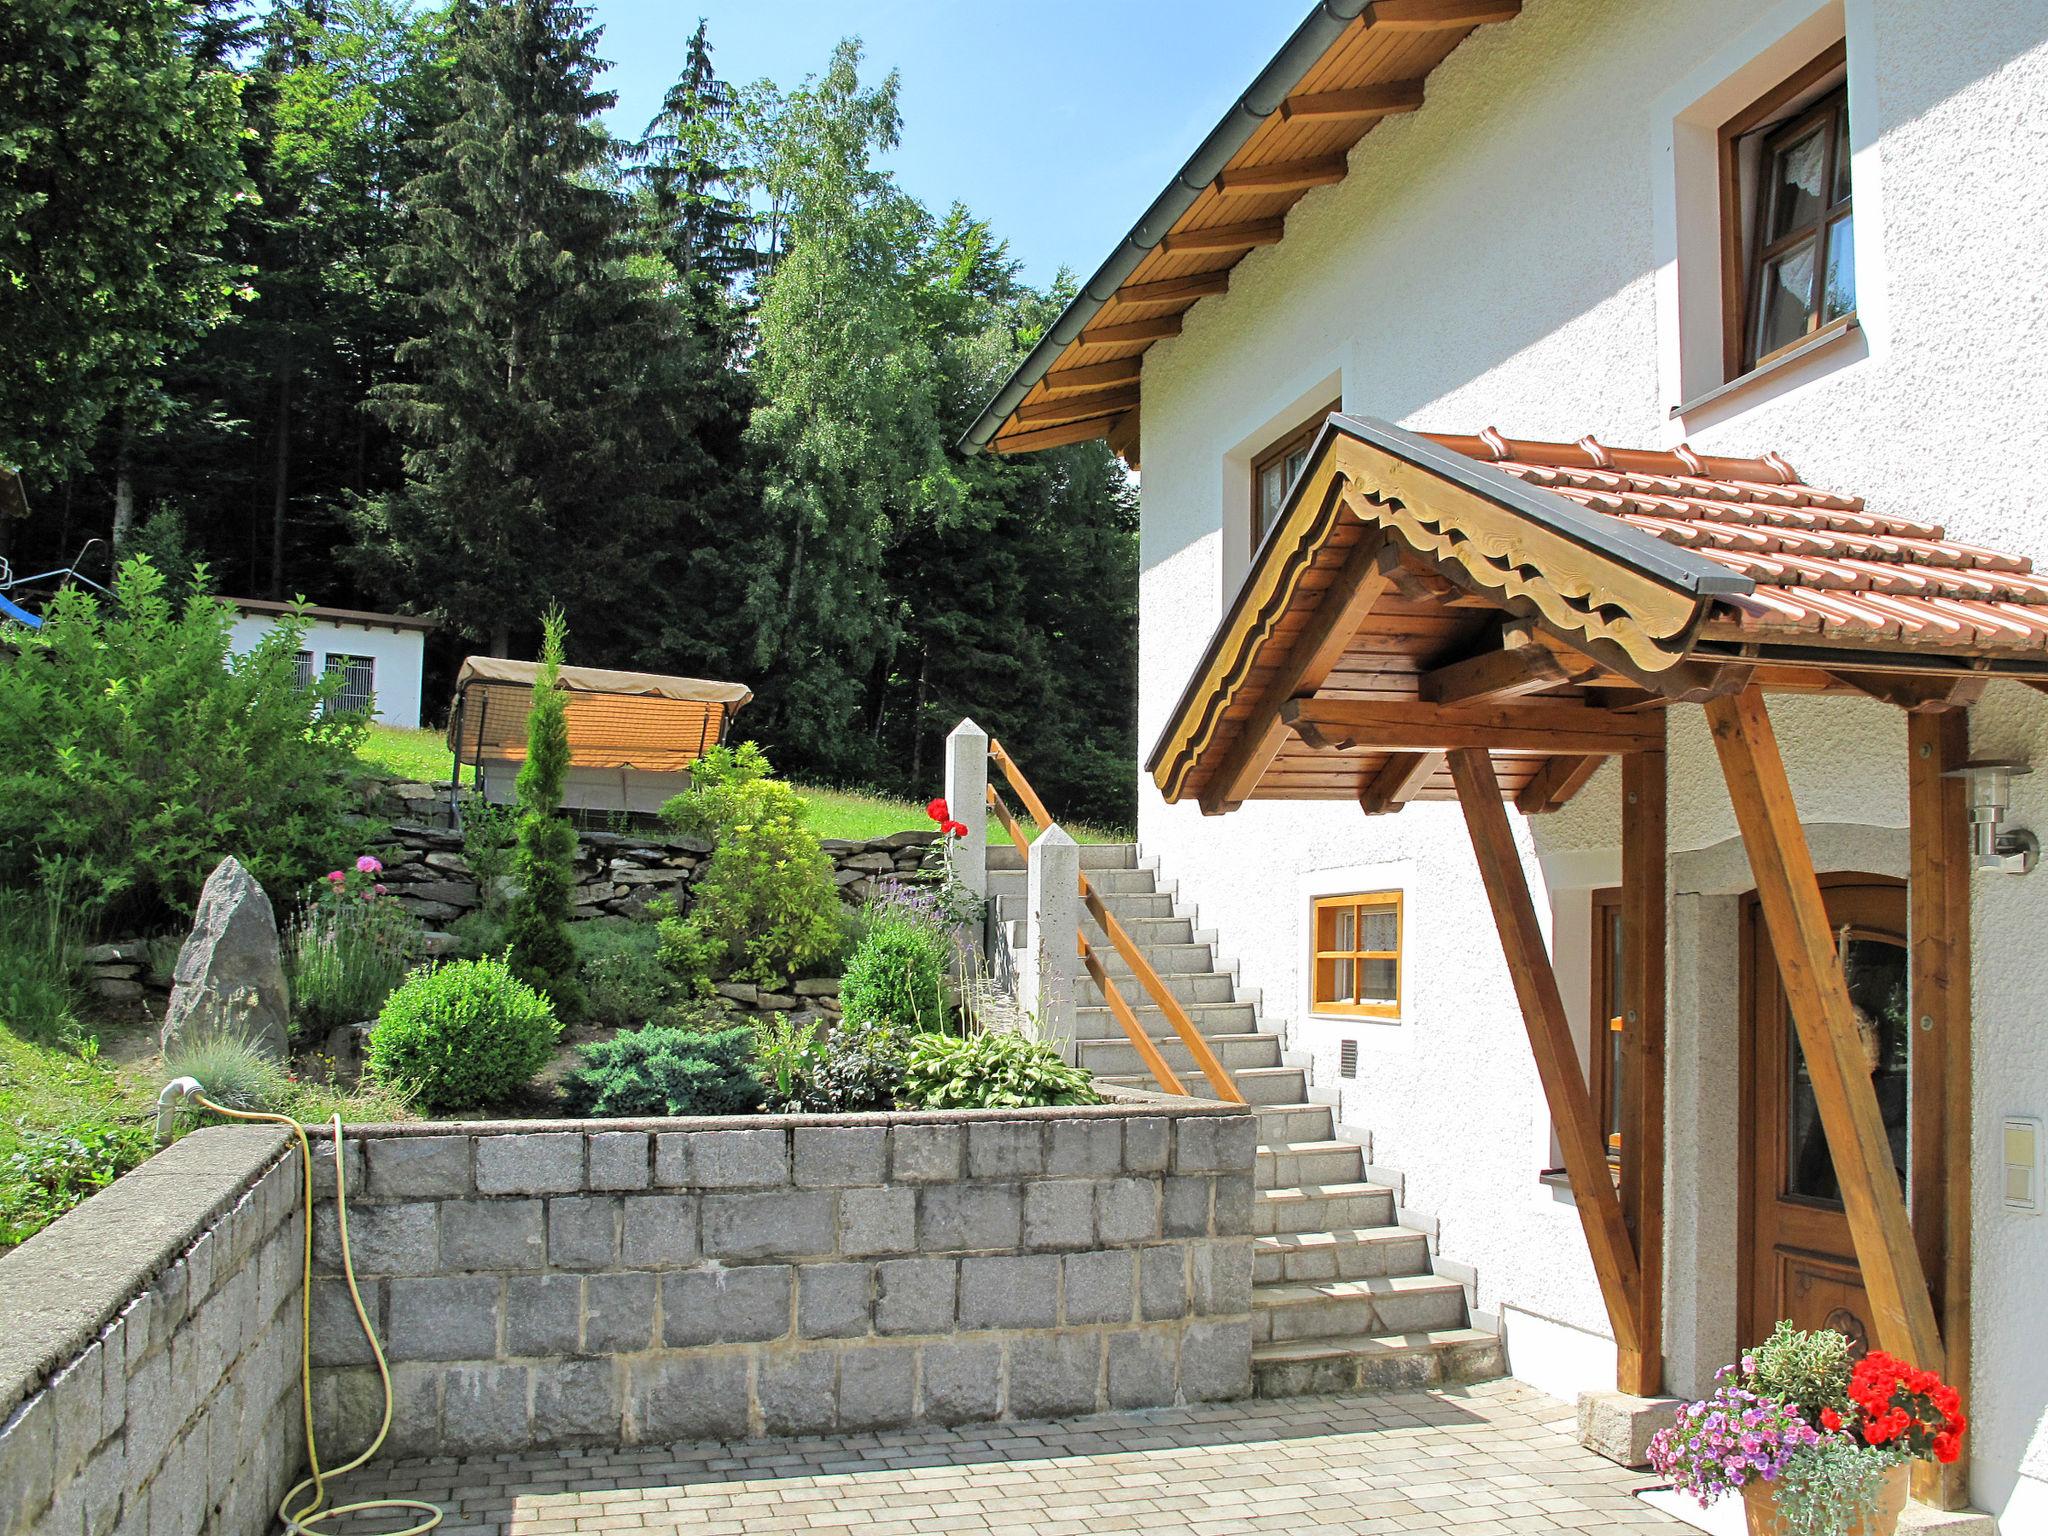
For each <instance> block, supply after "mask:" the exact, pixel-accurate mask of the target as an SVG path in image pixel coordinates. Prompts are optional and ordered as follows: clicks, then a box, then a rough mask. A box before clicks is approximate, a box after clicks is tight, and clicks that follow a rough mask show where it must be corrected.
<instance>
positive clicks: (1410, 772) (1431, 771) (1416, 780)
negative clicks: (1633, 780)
mask: <svg viewBox="0 0 2048 1536" xmlns="http://www.w3.org/2000/svg"><path fill="white" fill-rule="evenodd" d="M1593 761H1598V759H1593ZM1443 765H1444V755H1443V753H1441V752H1396V753H1394V754H1393V755H1392V756H1391V757H1389V758H1388V759H1387V761H1386V765H1385V766H1384V767H1382V768H1381V769H1380V771H1379V772H1378V773H1376V774H1374V775H1373V776H1372V777H1371V778H1370V779H1368V780H1366V784H1365V788H1363V789H1361V790H1360V791H1359V792H1358V808H1359V809H1360V810H1361V811H1363V812H1365V814H1366V815H1368V816H1385V815H1389V814H1391V813H1392V812H1394V811H1398V810H1400V809H1401V807H1402V806H1404V805H1406V804H1407V803H1408V802H1409V801H1410V800H1413V799H1414V798H1415V797H1416V796H1417V795H1419V794H1421V793H1422V786H1423V785H1425V784H1427V783H1428V782H1429V781H1430V780H1431V779H1433V778H1435V777H1436V775H1437V772H1438V770H1439V769H1441V768H1442V767H1443Z"/></svg>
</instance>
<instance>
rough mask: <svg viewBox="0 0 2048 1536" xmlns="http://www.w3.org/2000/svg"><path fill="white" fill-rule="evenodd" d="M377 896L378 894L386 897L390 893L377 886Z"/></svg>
mask: <svg viewBox="0 0 2048 1536" xmlns="http://www.w3.org/2000/svg"><path fill="white" fill-rule="evenodd" d="M377 894H378V895H379V896H388V895H390V894H391V893H390V891H389V890H387V889H386V888H385V887H383V886H381V885H380V886H378V887H377Z"/></svg>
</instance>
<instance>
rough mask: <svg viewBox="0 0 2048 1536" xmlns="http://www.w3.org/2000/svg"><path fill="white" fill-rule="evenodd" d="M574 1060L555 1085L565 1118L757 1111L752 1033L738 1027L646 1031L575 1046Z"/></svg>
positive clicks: (654, 1026)
mask: <svg viewBox="0 0 2048 1536" xmlns="http://www.w3.org/2000/svg"><path fill="white" fill-rule="evenodd" d="M577 1055H578V1057H579V1058H580V1059H579V1061H578V1063H577V1065H576V1068H575V1070H574V1071H572V1072H571V1073H570V1074H569V1076H568V1077H567V1078H566V1079H565V1080H564V1081H563V1083H562V1098H563V1101H564V1104H565V1106H566V1107H567V1109H568V1111H569V1113H570V1114H572V1115H586V1116H596V1117H598V1118H601V1119H618V1118H621V1117H627V1116H636V1115H743V1114H751V1113H752V1112H753V1111H754V1110H756V1109H758V1108H760V1106H761V1080H760V1079H759V1078H757V1077H756V1076H755V1075H754V1071H753V1058H754V1032H753V1030H752V1029H751V1028H749V1027H748V1026H747V1025H744V1024H735V1025H731V1026H729V1027H726V1028H723V1029H709V1030H707V1029H698V1028H692V1027H690V1026H689V1025H688V1024H687V1023H684V1024H673V1023H668V1024H649V1025H647V1026H645V1027H644V1028H641V1029H629V1030H625V1031H623V1032H622V1033H620V1034H617V1035H614V1036H612V1038H611V1039H609V1040H600V1041H596V1042H594V1043H592V1044H590V1045H585V1046H581V1047H579V1048H578V1050H577Z"/></svg>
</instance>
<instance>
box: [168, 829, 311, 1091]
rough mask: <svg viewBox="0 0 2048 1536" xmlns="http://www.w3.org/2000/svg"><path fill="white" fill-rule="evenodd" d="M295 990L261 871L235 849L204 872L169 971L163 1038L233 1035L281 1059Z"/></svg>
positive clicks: (285, 1050) (286, 1049)
mask: <svg viewBox="0 0 2048 1536" xmlns="http://www.w3.org/2000/svg"><path fill="white" fill-rule="evenodd" d="M290 1019H291V994H290V992H289V991H287V990H286V987H285V980H284V951H283V948H282V946H280V944H279V943H278V937H277V915H276V914H275V913H274V912H273V911H272V910H271V907H270V898H269V897H268V896H266V895H264V894H263V887H262V886H260V885H258V884H257V883H256V877H255V876H254V875H252V874H250V873H249V871H248V870H246V869H244V868H243V867H242V862H241V860H239V859H237V858H235V857H233V856H232V855H230V856H229V857H228V858H225V859H222V860H221V861H220V863H219V864H218V865H217V866H216V867H215V869H214V871H213V873H212V874H210V875H208V876H207V877H206V888H205V890H203V891H201V892H200V894H199V911H198V913H197V914H196V915H195V916H194V918H193V920H192V934H191V936H190V937H189V938H187V939H186V940H185V947H184V948H183V949H181V950H179V951H178V965H177V969H176V970H174V971H173V972H172V973H171V1001H170V1005H169V1006H168V1007H167V1008H165V1010H164V1031H163V1046H164V1049H165V1050H166V1051H169V1050H170V1049H171V1048H172V1047H173V1046H174V1045H176V1044H178V1043H179V1042H180V1041H185V1040H202V1039H211V1038H214V1037H217V1036H221V1035H228V1036H232V1037H235V1038H238V1039H242V1040H246V1041H248V1043H249V1044H250V1045H252V1046H254V1047H256V1048H257V1049H258V1050H260V1051H262V1052H264V1053H265V1054H266V1055H268V1056H272V1057H275V1058H276V1059H277V1060H279V1061H283V1060H284V1059H285V1057H286V1055H287V1054H288V1052H289V1048H290V1040H289V1024H290Z"/></svg>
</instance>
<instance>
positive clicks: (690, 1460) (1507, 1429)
mask: <svg viewBox="0 0 2048 1536" xmlns="http://www.w3.org/2000/svg"><path fill="white" fill-rule="evenodd" d="M1646 1480H1647V1478H1646V1475H1645V1474H1641V1473H1635V1472H1629V1471H1626V1470H1624V1469H1622V1468H1620V1467H1616V1466H1614V1465H1613V1464H1612V1463H1610V1462H1607V1461H1604V1460H1602V1459H1601V1458H1600V1457H1598V1456H1595V1455H1593V1454H1592V1453H1591V1452H1590V1451H1586V1450H1583V1449H1581V1447H1580V1446H1579V1444H1578V1442H1577V1439H1576V1437H1575V1434H1574V1430H1573V1426H1572V1423H1571V1413H1570V1410H1569V1409H1567V1408H1566V1407H1565V1406H1564V1405H1563V1404H1561V1403H1558V1402H1556V1401H1555V1400H1553V1399H1551V1398H1547V1397H1544V1396H1541V1395H1540V1394H1538V1393H1536V1392H1532V1391H1530V1390H1529V1389H1528V1388H1526V1387H1523V1386H1521V1385H1519V1384H1517V1383H1514V1382H1506V1381H1499V1382H1487V1383H1483V1384H1481V1385H1478V1386H1472V1387H1458V1388H1451V1389H1447V1390H1444V1391H1439V1392H1416V1393H1404V1394H1398V1395H1391V1396H1381V1397H1320V1398H1317V1397H1306V1398H1283V1399H1277V1400H1260V1401H1252V1402H1243V1403H1222V1404H1214V1405H1210V1406H1205V1407H1200V1408H1179V1409H1151V1410H1147V1411H1144V1412H1139V1413H1117V1414H1103V1415H1099V1416H1096V1417H1092V1418H1085V1419H1068V1420H1061V1421H1058V1422H1053V1423H1039V1424H1028V1423H1027V1424H994V1425H977V1426H971V1427H968V1428H963V1429H950V1430H949V1429H913V1430H894V1431H887V1432H882V1433H875V1434H848V1435H836V1436H831V1437H827V1438H821V1439H814V1440H764V1441H753V1442H748V1443H746V1444H739V1445H716V1444H706V1445H687V1446H663V1447H658V1448H656V1447H640V1448H636V1449H631V1450H618V1451H602V1452H586V1453H568V1454H558V1455H535V1456H520V1457H500V1458H489V1459H485V1458H478V1459H473V1460H465V1461H413V1462H397V1463H392V1464H389V1465H386V1466H383V1467H380V1468H376V1469H373V1470H372V1471H371V1472H370V1473H367V1474H364V1475H361V1476H359V1477H355V1478H351V1479H349V1480H348V1481H347V1482H346V1483H345V1484H344V1485H343V1486H342V1488H341V1489H340V1490H339V1492H340V1496H341V1497H342V1499H343V1500H345V1501H348V1500H354V1499H358V1498H369V1497H373V1496H375V1495H377V1494H399V1493H402V1494H407V1495H411V1496H413V1497H418V1498H427V1499H432V1500H435V1501H437V1502H440V1503H441V1504H443V1506H444V1507H445V1508H447V1510H448V1521H447V1524H446V1525H445V1526H444V1527H443V1530H444V1531H446V1532H448V1533H449V1536H581V1533H585V1532H590V1533H602V1536H609V1533H614V1532H616V1533H621V1536H626V1533H632V1536H639V1533H641V1532H642V1531H645V1530H651V1531H677V1530H679V1531H686V1532H689V1533H691V1536H740V1533H752V1532H759V1531H775V1532H795V1531H806V1532H807V1531H833V1532H844V1533H847V1536H864V1533H865V1532H866V1531H867V1530H868V1529H869V1528H874V1529H876V1530H877V1531H878V1532H879V1531H889V1532H903V1531H916V1532H954V1531H986V1530H998V1529H1003V1528H1005V1527H1009V1528H1014V1529H1019V1530H1028V1531H1030V1532H1031V1533H1032V1536H1083V1533H1088V1536H1094V1533H1098V1532H1105V1531H1127V1530H1142V1531H1145V1532H1147V1533H1148V1536H1181V1533H1189V1536H1224V1533H1228V1532H1240V1531H1275V1532H1280V1531H1284V1532H1287V1533H1289V1536H1317V1533H1329V1536H1336V1533H1339V1532H1342V1533H1346V1536H1406V1533H1411V1532H1412V1533H1417V1536H1421V1533H1435V1532H1443V1531H1451V1532H1456V1533H1458V1536H1510V1533H1513V1536H1529V1533H1538V1532H1549V1531H1611V1530H1624V1529H1626V1530H1645V1531H1681V1530H1684V1529H1686V1527H1684V1526H1682V1525H1680V1524H1679V1523H1678V1522H1676V1521H1674V1520H1671V1519H1669V1518H1668V1517H1666V1516H1664V1515H1660V1514H1658V1513H1657V1512H1656V1511H1654V1510H1651V1509H1649V1508H1648V1507H1647V1506H1645V1505H1643V1504H1642V1503H1640V1502H1638V1501H1637V1500H1636V1499H1635V1498H1633V1497H1632V1496H1631V1492H1630V1491H1631V1490H1632V1489H1633V1488H1636V1487H1638V1486H1640V1485H1641V1484H1642V1483H1644V1482H1645V1481H1646Z"/></svg>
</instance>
